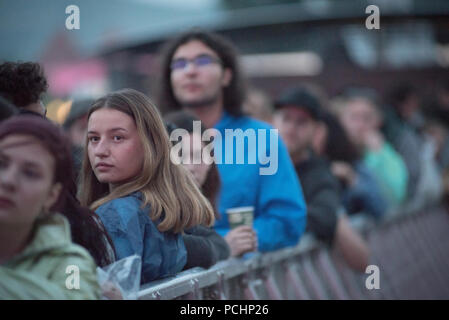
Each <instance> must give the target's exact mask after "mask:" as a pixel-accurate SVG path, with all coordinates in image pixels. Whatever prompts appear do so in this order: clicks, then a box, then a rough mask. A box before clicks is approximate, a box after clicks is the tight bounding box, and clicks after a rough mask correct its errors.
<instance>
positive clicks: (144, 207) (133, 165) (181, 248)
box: [80, 89, 214, 283]
mask: <svg viewBox="0 0 449 320" xmlns="http://www.w3.org/2000/svg"><path fill="white" fill-rule="evenodd" d="M85 151H86V152H85V156H84V161H83V168H82V173H81V184H82V186H81V188H80V190H82V191H81V192H82V193H81V194H80V199H81V203H82V204H83V205H88V206H90V207H91V209H93V210H95V211H96V213H97V214H98V215H99V216H100V218H101V220H102V222H103V224H104V225H105V227H106V229H107V231H108V233H109V235H110V237H111V238H112V241H113V242H114V246H115V249H116V256H117V259H122V258H125V257H127V256H130V255H133V254H137V255H140V256H141V257H142V277H141V282H142V283H145V282H148V281H152V280H155V279H159V278H163V277H167V276H172V275H174V274H176V273H177V272H179V271H181V270H182V268H183V267H184V265H185V263H186V248H185V245H184V242H183V240H182V237H181V233H182V231H183V230H184V229H185V228H190V227H193V226H195V225H198V224H204V225H208V226H210V225H212V224H213V222H214V213H213V210H212V207H211V205H210V203H209V202H208V201H207V199H206V198H205V197H204V196H203V195H202V194H201V192H200V190H199V189H198V187H197V186H196V184H195V183H194V181H193V180H192V178H191V177H190V175H189V174H188V173H187V171H186V169H184V168H183V167H182V166H180V165H175V164H173V163H172V162H171V161H170V141H169V138H168V134H167V132H166V130H165V127H164V124H163V121H162V119H161V116H160V115H159V112H158V110H157V109H156V107H155V106H154V105H153V103H152V102H151V101H150V99H149V98H148V97H147V96H145V95H144V94H142V93H140V92H138V91H136V90H132V89H123V90H120V91H116V92H113V93H111V94H108V95H106V96H104V97H102V98H100V99H98V100H97V101H96V102H94V104H93V105H92V108H91V109H90V111H89V113H88V133H87V143H86V150H85Z"/></svg>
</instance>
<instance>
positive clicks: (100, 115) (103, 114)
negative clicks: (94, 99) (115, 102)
mask: <svg viewBox="0 0 449 320" xmlns="http://www.w3.org/2000/svg"><path fill="white" fill-rule="evenodd" d="M117 126H119V127H123V128H127V129H128V128H134V127H135V123H134V120H133V119H132V118H131V117H130V116H129V115H127V114H126V113H124V112H121V111H119V110H115V109H111V108H102V109H98V110H96V111H94V112H93V113H92V114H91V115H90V118H89V122H88V128H89V130H108V129H110V128H116V127H117Z"/></svg>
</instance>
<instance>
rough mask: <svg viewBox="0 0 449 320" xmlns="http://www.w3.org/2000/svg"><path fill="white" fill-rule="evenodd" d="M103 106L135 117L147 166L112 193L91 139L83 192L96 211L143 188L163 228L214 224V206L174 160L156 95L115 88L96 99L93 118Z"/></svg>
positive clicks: (84, 199)
mask: <svg viewBox="0 0 449 320" xmlns="http://www.w3.org/2000/svg"><path fill="white" fill-rule="evenodd" d="M101 108H110V109H115V110H118V111H121V112H124V113H126V114H127V115H129V116H130V117H131V118H133V119H134V122H135V124H136V127H137V132H138V134H139V137H140V139H141V141H142V145H143V150H144V154H143V157H144V160H143V168H142V172H141V174H139V175H138V176H137V177H136V178H135V179H133V180H132V181H129V182H126V183H123V184H122V185H120V186H117V187H116V188H114V189H113V191H111V192H110V193H109V185H108V184H107V183H101V182H99V181H98V179H97V178H96V176H95V174H94V172H93V170H92V167H91V164H90V161H89V156H88V152H87V144H88V140H87V138H86V144H85V148H84V159H83V165H82V170H81V181H80V182H81V186H80V194H79V197H80V201H81V203H82V204H83V205H85V206H89V207H90V208H91V209H92V210H96V209H97V208H98V207H99V206H101V205H102V204H104V203H106V202H108V201H111V200H113V199H116V198H121V197H125V196H127V195H129V194H131V193H133V192H135V191H140V192H142V194H143V203H142V207H144V206H146V205H150V206H151V214H150V218H151V219H152V220H153V221H156V220H158V219H159V218H160V219H161V222H160V223H159V224H158V229H159V231H161V232H164V231H172V232H175V233H179V232H181V231H183V230H184V229H185V228H190V227H193V226H195V225H198V224H204V225H208V226H211V225H212V224H213V223H214V212H213V209H212V206H211V205H210V203H209V201H208V200H207V199H206V198H205V197H204V196H203V195H202V193H201V191H200V190H199V189H198V187H197V186H196V185H195V182H194V181H193V179H192V177H191V175H190V174H189V172H188V171H187V170H186V169H185V168H184V167H183V166H182V165H176V164H174V163H172V162H171V161H170V146H171V144H170V141H169V137H168V133H167V131H166V128H165V126H164V123H163V121H162V118H161V116H160V114H159V111H158V110H157V108H156V106H155V105H154V104H153V103H152V102H151V100H150V99H149V98H148V97H147V96H146V95H144V94H143V93H141V92H139V91H136V90H133V89H122V90H119V91H115V92H112V93H110V94H108V95H106V96H104V97H102V98H100V99H98V100H97V101H95V102H94V104H93V105H92V107H91V109H90V110H89V113H88V119H89V118H90V116H91V115H92V113H93V112H95V111H96V110H98V109H101Z"/></svg>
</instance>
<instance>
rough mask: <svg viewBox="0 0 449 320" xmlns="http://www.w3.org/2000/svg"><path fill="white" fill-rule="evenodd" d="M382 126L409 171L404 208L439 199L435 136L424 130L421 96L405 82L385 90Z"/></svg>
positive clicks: (418, 207)
mask: <svg viewBox="0 0 449 320" xmlns="http://www.w3.org/2000/svg"><path fill="white" fill-rule="evenodd" d="M386 100H387V101H388V104H387V108H385V111H384V114H385V121H384V126H383V130H384V132H385V135H386V138H387V139H388V140H389V141H390V142H391V143H392V145H393V146H394V148H395V149H396V150H397V151H398V153H399V154H400V155H401V156H402V158H403V159H404V162H405V163H406V165H407V168H408V172H409V183H408V194H407V208H404V210H407V211H409V210H410V211H417V210H421V209H423V208H424V207H426V206H428V205H432V204H435V203H437V202H438V200H439V198H440V195H441V192H442V182H441V178H440V172H439V169H438V166H437V163H436V159H435V156H436V153H437V148H438V146H437V143H438V141H437V140H434V139H433V138H432V137H433V136H431V135H428V134H427V133H426V131H425V130H424V129H425V127H426V122H427V119H426V117H425V116H424V115H423V113H422V112H421V100H420V96H419V95H418V91H417V89H416V88H415V87H413V86H412V85H410V84H408V83H403V84H398V85H396V86H394V87H393V88H392V89H391V90H390V92H389V93H388V94H387V97H386Z"/></svg>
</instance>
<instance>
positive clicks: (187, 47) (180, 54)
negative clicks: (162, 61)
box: [172, 40, 218, 60]
mask: <svg viewBox="0 0 449 320" xmlns="http://www.w3.org/2000/svg"><path fill="white" fill-rule="evenodd" d="M201 54H208V55H211V56H214V57H218V55H217V53H216V52H215V51H214V50H212V49H211V48H210V47H209V46H207V45H206V44H205V43H203V42H202V41H200V40H191V41H188V42H186V43H184V44H182V45H180V46H179V47H178V48H177V49H176V50H175V53H174V55H173V58H172V60H173V59H177V58H188V59H189V58H195V57H196V56H198V55H201Z"/></svg>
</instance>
